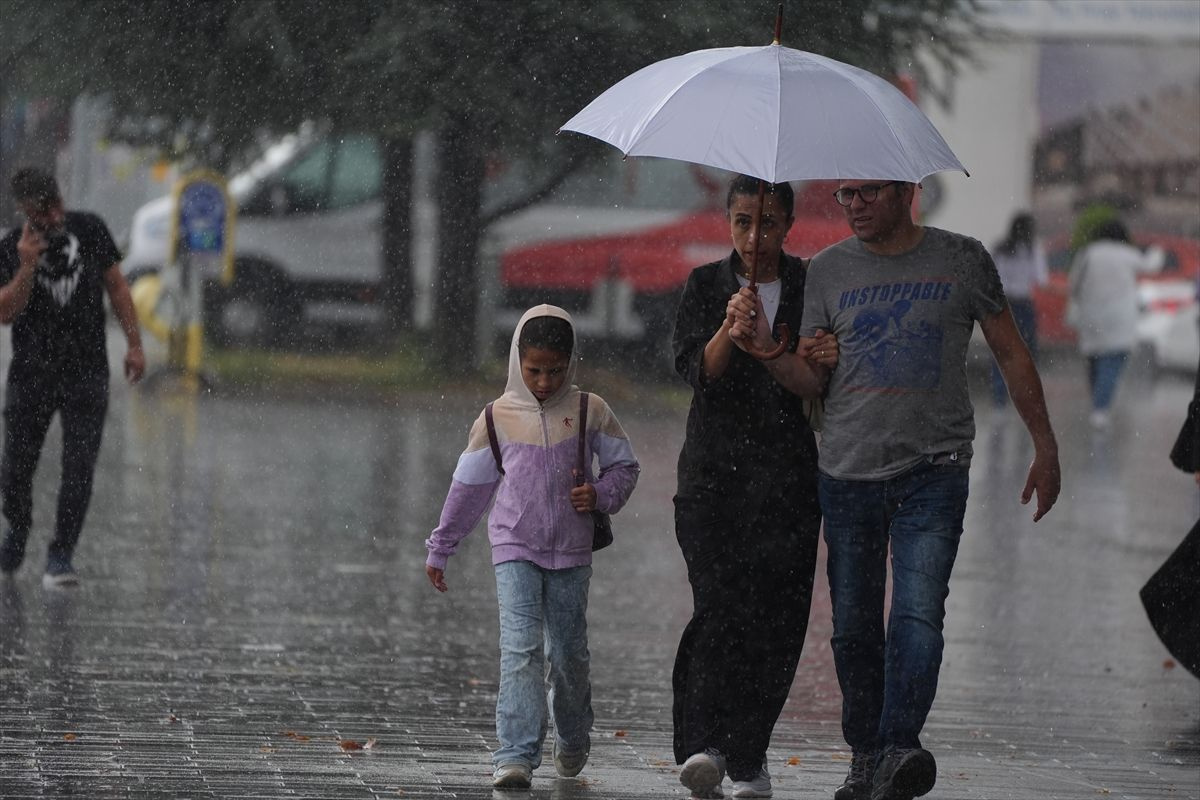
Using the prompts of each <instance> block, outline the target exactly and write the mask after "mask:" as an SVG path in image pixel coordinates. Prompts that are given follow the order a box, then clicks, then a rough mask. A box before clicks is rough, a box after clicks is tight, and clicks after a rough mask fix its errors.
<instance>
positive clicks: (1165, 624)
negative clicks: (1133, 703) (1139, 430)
mask: <svg viewBox="0 0 1200 800" xmlns="http://www.w3.org/2000/svg"><path fill="white" fill-rule="evenodd" d="M1171 463H1172V464H1174V465H1175V466H1176V467H1178V468H1179V469H1181V470H1183V471H1184V472H1187V473H1189V474H1191V475H1192V476H1194V478H1195V480H1196V484H1197V486H1200V365H1198V368H1197V372H1196V388H1195V389H1194V390H1193V392H1192V401H1191V402H1190V403H1188V409H1187V417H1186V418H1185V419H1184V421H1183V427H1182V428H1181V429H1180V431H1179V436H1178V437H1177V438H1176V439H1175V445H1174V446H1173V447H1172V448H1171ZM1141 597H1142V604H1143V605H1144V606H1145V607H1146V615H1147V616H1148V617H1149V618H1150V624H1151V625H1153V626H1154V631H1155V633H1157V634H1158V638H1159V639H1161V640H1162V643H1163V644H1164V645H1166V648H1167V650H1169V651H1170V653H1171V655H1173V656H1175V658H1177V659H1178V660H1179V663H1181V664H1182V665H1183V666H1185V667H1186V668H1187V669H1188V670H1189V671H1190V672H1191V673H1192V674H1193V675H1195V676H1196V677H1198V678H1200V521H1197V522H1196V524H1194V525H1193V526H1192V529H1191V531H1189V532H1188V534H1187V536H1185V537H1184V538H1183V541H1182V542H1181V543H1180V545H1179V547H1177V548H1175V552H1173V553H1171V555H1170V557H1169V558H1168V559H1167V560H1166V561H1165V562H1164V563H1163V565H1162V566H1161V567H1160V568H1159V569H1158V571H1157V572H1155V573H1154V575H1153V576H1152V577H1151V578H1150V580H1148V581H1147V582H1146V585H1145V586H1143V587H1142V591H1141Z"/></svg>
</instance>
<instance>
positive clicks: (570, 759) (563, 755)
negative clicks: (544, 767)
mask: <svg viewBox="0 0 1200 800" xmlns="http://www.w3.org/2000/svg"><path fill="white" fill-rule="evenodd" d="M591 749H592V741H591V739H590V738H589V739H588V740H587V742H586V743H585V744H584V745H583V749H582V750H580V751H578V752H575V753H567V752H563V751H562V750H561V749H560V748H559V745H558V739H557V738H556V739H555V740H554V769H555V771H556V772H558V774H559V775H561V776H563V777H564V778H574V777H575V776H576V775H578V774H579V773H580V772H582V771H583V767H584V765H585V764H587V762H588V753H589V752H591Z"/></svg>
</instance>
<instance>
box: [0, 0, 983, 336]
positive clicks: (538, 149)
mask: <svg viewBox="0 0 1200 800" xmlns="http://www.w3.org/2000/svg"><path fill="white" fill-rule="evenodd" d="M4 9H5V11H4V17H5V19H4V25H3V27H4V31H5V32H4V35H3V36H2V37H0V74H3V75H5V76H6V80H5V86H4V87H3V88H4V94H5V95H8V96H13V95H26V96H30V95H33V96H46V95H57V96H62V97H72V96H74V95H76V94H78V93H80V92H91V93H100V94H104V95H106V96H107V97H109V98H110V100H111V102H112V104H113V107H114V109H115V110H116V111H117V113H118V116H117V118H116V119H117V122H116V125H115V127H114V130H113V131H112V132H111V134H112V135H113V136H114V137H119V138H122V139H125V140H131V141H141V142H145V143H150V144H153V145H155V146H157V147H160V148H162V149H163V150H164V152H166V153H168V154H172V155H174V156H176V157H186V158H191V159H194V160H196V161H198V162H201V163H205V164H207V165H210V166H216V167H218V168H224V167H228V166H230V165H231V164H234V163H236V162H237V161H238V159H239V156H240V155H241V154H242V153H243V152H245V151H247V149H248V148H251V147H253V145H254V143H255V142H256V141H257V140H259V139H261V138H262V137H263V136H266V135H272V134H276V133H278V132H281V131H284V130H289V129H293V128H294V127H296V126H297V125H298V124H299V123H300V122H301V121H303V120H305V119H311V118H325V119H328V120H331V121H332V122H333V124H335V125H338V126H342V127H345V128H352V129H357V130H370V131H375V132H378V133H379V134H381V135H382V136H383V138H384V139H385V141H389V142H391V143H392V149H391V151H390V152H392V153H399V154H401V155H399V156H397V158H402V157H403V154H404V153H406V152H407V151H406V150H404V149H403V148H402V147H399V148H398V147H396V143H403V142H405V141H407V140H408V139H409V138H410V137H411V136H412V135H413V133H414V132H416V131H418V130H433V131H437V132H438V134H439V138H440V142H441V152H442V154H443V160H444V170H443V185H444V187H445V190H444V191H443V192H442V194H441V199H442V205H443V208H442V219H443V231H444V233H445V235H443V237H442V239H443V240H445V244H444V245H443V250H442V253H441V259H440V260H441V263H442V265H443V268H442V270H441V274H442V276H443V283H442V286H441V294H440V297H439V303H440V304H444V305H445V306H446V307H448V306H449V304H450V303H451V302H454V303H456V305H457V306H458V307H459V308H461V309H462V310H463V311H464V313H462V314H456V315H454V316H456V318H457V319H458V320H462V319H463V318H464V317H466V318H467V319H470V318H472V315H473V313H474V309H473V305H472V300H473V297H472V295H473V292H474V286H475V249H476V245H477V242H478V238H479V233H480V229H481V227H482V226H483V225H485V224H486V223H487V222H488V221H489V219H490V217H489V216H488V215H487V212H486V210H484V209H482V208H481V205H480V199H479V198H480V194H481V191H482V185H483V175H484V170H485V166H486V163H487V159H488V158H489V156H490V155H492V154H493V153H495V152H496V151H503V152H507V153H519V152H524V153H534V154H536V156H537V158H536V161H537V163H541V164H543V165H544V174H543V175H542V178H543V179H544V181H545V182H546V183H545V184H544V185H542V186H538V185H535V186H531V187H530V191H531V196H536V195H537V192H538V191H540V190H543V189H544V188H545V185H550V184H552V183H553V181H554V180H555V179H556V178H557V177H560V176H561V175H562V174H565V172H566V171H568V170H570V169H571V168H573V167H574V166H575V164H576V163H577V162H578V160H579V159H580V158H582V157H584V156H586V155H588V154H591V153H595V152H600V150H601V149H602V148H599V147H594V146H590V145H588V144H582V143H580V141H579V139H578V138H577V137H572V139H571V140H570V141H567V142H561V141H555V140H554V139H553V133H554V132H555V130H556V128H557V125H558V124H560V123H561V122H563V121H565V120H566V119H567V118H569V117H570V116H571V115H572V114H574V113H575V112H576V111H577V110H578V109H579V108H581V107H582V106H583V105H584V104H586V103H587V102H588V101H589V100H590V99H591V98H593V97H595V96H596V95H597V94H599V93H600V92H601V91H603V90H604V89H605V88H607V87H608V86H609V85H611V84H612V83H614V82H615V81H617V80H619V79H620V78H621V77H623V76H625V75H627V74H629V73H630V72H633V71H634V70H636V69H639V68H640V67H642V66H645V65H646V64H649V63H651V62H653V61H656V60H659V59H662V58H666V57H669V56H673V55H678V54H680V53H684V52H687V51H690V50H694V49H698V48H704V47H723V46H730V45H735V44H766V43H768V42H770V40H771V38H772V34H773V26H774V16H775V5H774V4H773V3H769V2H741V1H740V0H733V1H732V2H730V0H602V2H596V0H521V1H520V2H509V0H440V2H438V1H435V2H429V1H428V0H426V1H425V2H419V1H418V0H336V1H335V0H154V1H153V2H148V1H147V0H5V1H4ZM785 15H786V16H785V20H784V34H783V43H784V44H787V45H789V46H793V47H796V48H799V49H804V50H810V51H813V52H817V53H821V54H823V55H828V56H831V57H833V58H837V59H839V60H842V61H847V62H850V63H855V64H858V65H859V66H862V67H865V68H867V69H870V70H873V71H875V72H878V73H880V74H896V73H911V74H914V75H915V77H916V78H917V79H918V81H919V82H920V81H921V80H922V78H923V77H924V72H923V66H922V65H923V63H924V62H923V61H921V60H920V59H918V58H917V55H918V53H923V54H924V55H925V57H927V58H931V59H932V61H933V62H934V63H938V64H940V65H941V66H942V67H944V68H945V67H949V68H950V69H951V70H952V68H953V65H954V63H956V62H957V61H958V60H960V59H961V58H962V57H963V56H964V55H965V54H966V50H965V48H964V45H963V42H964V41H966V37H964V36H963V33H964V32H967V31H973V32H974V33H976V34H977V33H978V32H979V31H978V23H977V21H976V20H977V9H976V8H975V6H974V0H903V2H899V1H898V0H892V2H885V0H804V1H803V2H796V1H795V0H793V1H792V2H790V3H788V4H787V7H786V8H785ZM925 84H926V85H931V84H929V83H928V82H927V81H926V82H925ZM407 174H408V172H407V170H404V169H400V168H397V169H390V170H389V175H393V176H394V177H395V179H396V180H403V179H406V176H407ZM447 178H448V179H449V180H450V181H452V182H453V183H452V184H446V179H447ZM391 191H392V195H393V196H394V197H403V195H404V192H403V188H401V189H400V190H397V189H396V187H391ZM516 205H519V203H517V204H514V206H513V207H515V206H516ZM392 207H393V219H392V221H391V223H389V226H390V227H396V226H400V227H403V226H404V225H405V222H404V220H405V219H406V215H405V214H404V213H403V203H393V204H392ZM491 211H492V212H493V213H494V211H495V210H491ZM447 226H449V227H447ZM400 241H401V242H402V241H403V239H401V240H400ZM388 249H389V252H390V253H392V255H393V261H395V260H397V259H398V260H400V261H403V258H402V257H400V256H397V255H396V254H398V253H401V252H403V251H404V250H405V248H404V247H402V246H397V240H395V239H393V240H392V242H391V246H390V248H388ZM395 266H396V267H397V268H398V269H400V270H406V269H407V264H406V263H400V264H396V265H395ZM443 316H446V315H443ZM451 337H452V338H453V339H454V342H453V346H455V347H458V346H460V343H461V338H462V337H461V330H458V329H456V330H454V331H452V330H450V329H449V328H448V327H447V329H445V330H443V331H442V332H441V335H440V337H439V338H441V339H442V341H446V340H447V339H448V338H451Z"/></svg>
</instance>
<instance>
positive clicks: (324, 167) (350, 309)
mask: <svg viewBox="0 0 1200 800" xmlns="http://www.w3.org/2000/svg"><path fill="white" fill-rule="evenodd" d="M382 174H383V170H382V158H381V153H380V145H379V142H378V140H377V139H376V138H375V137H373V136H370V135H367V134H346V135H342V136H326V135H323V134H322V133H321V132H320V131H319V130H318V129H317V128H316V127H315V126H306V127H305V128H304V129H302V130H301V131H300V132H299V133H296V134H292V135H289V136H286V137H284V138H283V139H281V140H280V141H279V142H277V143H276V144H274V145H273V146H271V147H270V148H268V149H267V150H266V151H265V152H264V154H263V155H262V157H261V158H260V159H259V160H258V161H256V162H255V163H254V164H253V165H252V166H251V167H250V168H249V169H247V170H246V171H244V172H241V173H238V174H237V175H235V176H234V177H233V178H231V179H230V181H229V192H230V195H231V196H232V198H233V200H234V202H236V203H237V206H238V223H237V229H236V232H235V237H234V242H235V262H236V267H235V275H236V278H235V282H234V285H233V287H231V288H229V289H226V288H224V287H221V286H220V285H219V284H218V283H217V282H216V278H217V275H216V274H215V273H214V274H212V275H206V276H205V278H206V283H207V284H208V286H207V290H206V292H205V303H206V308H205V321H206V327H207V328H208V331H209V333H210V335H212V336H213V337H214V339H215V340H216V341H218V342H222V343H267V342H271V341H276V340H278V339H280V338H282V337H284V336H286V335H287V334H288V333H289V332H290V330H291V328H292V326H294V325H295V324H297V322H298V321H300V322H301V324H302V323H303V322H306V321H323V322H340V323H352V324H356V325H362V324H374V323H379V322H381V321H382V319H383V309H382V306H381V305H380V303H379V302H377V301H378V299H379V286H380V282H381V279H382V277H383V264H382V246H381V236H380V231H381V219H382V214H383V204H382V201H381V200H380V188H381V181H382ZM172 203H173V200H172V197H171V196H170V195H165V196H163V197H160V198H158V199H156V200H153V201H151V202H149V203H147V204H146V205H144V206H142V207H141V208H140V209H138V210H137V212H136V213H135V214H134V218H133V223H132V226H131V228H130V233H129V244H128V250H127V252H126V254H125V258H124V260H123V262H122V270H123V271H124V273H125V275H126V277H127V278H128V279H129V280H130V282H133V281H136V280H137V278H139V277H141V276H142V275H145V274H147V273H154V272H157V271H158V269H159V268H160V266H161V265H162V264H163V263H165V261H166V259H167V248H168V244H169V237H170V232H171V213H172Z"/></svg>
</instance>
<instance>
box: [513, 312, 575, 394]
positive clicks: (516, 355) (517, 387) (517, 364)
mask: <svg viewBox="0 0 1200 800" xmlns="http://www.w3.org/2000/svg"><path fill="white" fill-rule="evenodd" d="M538 317H557V318H559V319H562V320H566V323H567V324H568V325H570V326H571V357H570V358H569V359H567V378H566V380H564V381H563V385H562V386H561V387H560V388H559V390H558V391H557V392H555V393H554V395H553V396H552V397H550V399H548V400H547V401H546V405H550V404H551V403H555V402H558V401H559V400H561V399H562V398H563V397H565V396H566V395H567V394H569V393H570V392H572V391H575V390H576V388H577V387H576V386H575V373H576V371H577V367H578V364H579V340H578V337H577V336H576V334H575V321H574V320H573V319H571V315H570V314H568V313H567V312H566V311H565V310H563V309H561V308H559V307H558V306H552V305H547V304H542V305H540V306H534V307H533V308H531V309H529V310H528V311H526V312H525V313H524V314H522V315H521V321H520V322H518V323H517V327H516V329H515V330H514V331H513V335H512V343H511V344H510V345H509V348H508V385H507V386H506V387H505V388H504V397H505V398H506V399H509V400H511V401H513V402H514V403H517V404H519V405H526V406H532V407H534V408H537V407H538V406H539V405H540V404H539V403H538V400H537V398H536V397H534V396H533V392H531V391H529V387H527V386H526V385H525V380H524V379H523V378H522V377H521V353H520V351H519V350H518V348H517V342H518V341H520V338H521V331H522V330H523V329H524V328H525V323H526V322H529V320H531V319H536V318H538Z"/></svg>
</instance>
